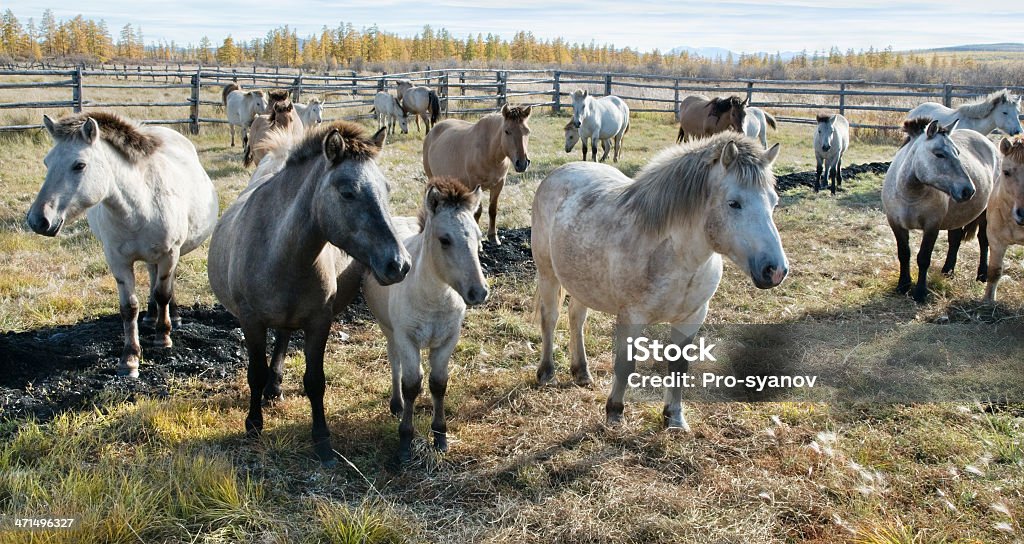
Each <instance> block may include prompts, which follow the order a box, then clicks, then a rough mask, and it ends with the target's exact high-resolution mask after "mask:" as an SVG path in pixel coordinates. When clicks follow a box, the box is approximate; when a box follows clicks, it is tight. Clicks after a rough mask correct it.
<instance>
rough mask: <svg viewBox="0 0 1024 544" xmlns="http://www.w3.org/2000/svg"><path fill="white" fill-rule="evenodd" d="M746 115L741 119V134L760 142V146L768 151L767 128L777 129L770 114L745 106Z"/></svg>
mask: <svg viewBox="0 0 1024 544" xmlns="http://www.w3.org/2000/svg"><path fill="white" fill-rule="evenodd" d="M746 112H747V114H746V115H745V116H744V117H743V134H746V135H747V136H750V137H751V138H754V139H755V140H761V146H762V147H764V148H765V149H768V127H769V126H771V127H772V129H775V130H777V129H778V128H779V127H778V125H777V123H776V122H775V118H774V117H772V114H770V113H768V112H766V111H764V110H762V109H761V108H757V107H754V106H747V108H746Z"/></svg>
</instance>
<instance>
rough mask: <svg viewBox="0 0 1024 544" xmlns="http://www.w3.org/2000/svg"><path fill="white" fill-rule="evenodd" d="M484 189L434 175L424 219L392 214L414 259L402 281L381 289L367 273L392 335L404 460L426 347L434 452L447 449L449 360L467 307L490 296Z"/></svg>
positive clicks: (369, 290) (368, 287)
mask: <svg viewBox="0 0 1024 544" xmlns="http://www.w3.org/2000/svg"><path fill="white" fill-rule="evenodd" d="M482 195H483V190H482V189H481V188H480V187H477V188H476V190H474V191H470V190H469V189H467V188H466V187H465V186H464V185H463V184H462V183H460V182H459V181H458V180H456V179H453V178H434V179H432V180H431V181H430V184H429V185H428V187H427V193H426V196H424V198H423V207H422V208H421V209H420V213H419V217H418V218H412V217H396V218H394V224H395V230H396V232H397V234H398V237H399V238H400V239H401V240H402V241H403V242H404V244H405V247H406V249H407V250H408V251H409V255H410V256H411V258H412V263H413V264H412V270H411V271H410V272H409V275H408V276H406V278H405V280H404V281H402V282H401V283H396V284H393V285H389V286H387V287H382V286H381V285H380V283H378V282H377V280H375V279H374V278H373V277H372V276H371V275H369V274H367V275H366V279H365V281H364V284H363V294H364V295H365V296H366V303H367V305H368V306H369V307H370V311H371V312H373V315H374V317H376V318H377V322H378V323H380V328H381V329H382V330H383V331H384V335H385V336H387V338H388V360H389V361H390V362H391V379H392V389H391V413H393V414H395V415H401V423H400V424H399V426H398V436H399V447H398V457H399V459H400V460H401V461H403V462H405V461H409V460H410V459H411V458H412V438H413V435H414V429H413V426H412V415H413V407H414V405H415V404H416V397H417V396H419V394H420V389H421V382H422V381H423V371H422V369H421V366H420V350H422V349H425V348H428V349H429V350H430V355H429V360H430V382H429V383H430V396H431V397H433V399H434V419H433V421H432V422H431V424H430V429H431V430H432V431H433V433H434V449H436V450H438V451H447V450H448V438H447V435H446V432H447V427H446V425H445V421H444V395H445V390H446V389H447V388H448V360H449V359H450V358H451V355H452V351H454V350H455V345H456V344H458V342H459V332H460V330H461V328H462V318H463V316H464V315H465V314H466V306H467V305H468V306H476V305H479V304H483V302H484V301H485V300H487V280H485V279H484V274H483V271H482V270H481V269H480V259H479V257H478V256H477V252H478V250H479V248H480V237H481V232H480V227H478V226H477V223H476V219H474V218H473V213H474V212H475V211H476V209H477V207H479V206H480V198H481V196H482Z"/></svg>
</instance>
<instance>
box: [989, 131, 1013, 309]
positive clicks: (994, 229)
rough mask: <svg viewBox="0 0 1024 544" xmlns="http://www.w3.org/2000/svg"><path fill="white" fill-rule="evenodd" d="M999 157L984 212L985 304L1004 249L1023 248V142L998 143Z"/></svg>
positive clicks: (997, 277) (992, 291) (993, 287)
mask: <svg viewBox="0 0 1024 544" xmlns="http://www.w3.org/2000/svg"><path fill="white" fill-rule="evenodd" d="M999 154H1000V155H1002V165H1001V166H1000V168H999V174H998V177H997V178H996V185H995V188H994V189H993V190H992V196H991V197H990V198H989V200H988V209H987V210H986V211H985V216H986V218H987V223H988V224H987V225H986V229H985V232H986V233H987V234H988V241H989V242H991V244H992V252H991V254H990V255H989V258H988V271H987V272H988V274H987V276H988V277H987V278H986V280H987V282H988V284H987V285H986V286H985V300H986V301H987V302H994V301H995V300H996V289H997V288H998V287H999V280H1000V279H1001V278H1002V276H1003V259H1004V258H1005V256H1006V248H1007V247H1009V246H1012V245H1020V244H1024V139H1021V138H1019V137H1018V138H1003V140H1002V141H1000V142H999ZM979 236H980V232H979ZM979 279H981V278H979Z"/></svg>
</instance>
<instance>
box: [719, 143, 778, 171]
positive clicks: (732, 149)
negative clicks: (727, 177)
mask: <svg viewBox="0 0 1024 544" xmlns="http://www.w3.org/2000/svg"><path fill="white" fill-rule="evenodd" d="M776 145H778V144H776ZM739 154H740V148H738V147H736V142H734V141H732V140H729V143H727V144H725V147H724V148H723V149H722V157H721V159H720V160H721V161H722V166H724V167H726V168H729V166H730V165H731V164H732V163H733V161H735V160H736V157H738V156H739Z"/></svg>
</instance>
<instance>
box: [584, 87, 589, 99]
mask: <svg viewBox="0 0 1024 544" xmlns="http://www.w3.org/2000/svg"><path fill="white" fill-rule="evenodd" d="M588 96H590V91H588V90H586V89H583V98H586V97H588Z"/></svg>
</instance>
